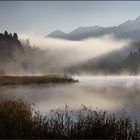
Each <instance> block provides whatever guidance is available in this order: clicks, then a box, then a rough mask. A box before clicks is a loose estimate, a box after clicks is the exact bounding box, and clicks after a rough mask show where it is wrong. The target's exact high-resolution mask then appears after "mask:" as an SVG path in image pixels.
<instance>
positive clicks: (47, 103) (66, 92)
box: [0, 76, 140, 119]
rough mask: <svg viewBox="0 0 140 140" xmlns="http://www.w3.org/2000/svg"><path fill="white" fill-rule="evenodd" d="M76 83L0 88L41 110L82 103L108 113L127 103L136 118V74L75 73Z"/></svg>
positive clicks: (139, 90)
mask: <svg viewBox="0 0 140 140" xmlns="http://www.w3.org/2000/svg"><path fill="white" fill-rule="evenodd" d="M75 78H78V79H79V80H80V81H79V83H71V84H55V85H54V84H52V85H51V84H50V85H40V86H39V85H32V86H18V87H16V86H8V87H1V88H0V91H1V92H0V93H1V94H0V96H1V97H3V98H21V97H22V98H23V99H25V100H27V101H29V102H30V103H34V104H36V106H37V108H38V109H39V110H40V111H41V112H42V113H45V112H47V111H49V110H51V109H57V108H63V107H64V106H65V104H67V105H68V106H70V107H71V108H79V107H80V106H81V105H82V104H83V105H86V106H89V107H92V108H98V109H105V110H109V111H112V112H116V113H118V112H120V111H122V110H123V108H124V107H125V106H127V111H128V114H129V115H130V116H131V117H132V118H133V119H139V117H140V108H139V106H140V102H139V101H140V88H139V86H140V77H135V76H81V77H79V76H75Z"/></svg>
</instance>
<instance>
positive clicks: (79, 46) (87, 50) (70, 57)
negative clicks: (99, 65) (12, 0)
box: [19, 34, 131, 68]
mask: <svg viewBox="0 0 140 140" xmlns="http://www.w3.org/2000/svg"><path fill="white" fill-rule="evenodd" d="M19 37H20V38H21V39H23V38H24V39H29V41H30V44H31V45H32V46H34V47H39V48H40V49H43V50H46V51H48V53H49V56H50V57H49V60H50V63H52V64H56V65H59V66H58V68H59V67H60V68H65V67H68V66H71V65H75V64H78V63H81V62H84V61H87V60H89V59H91V58H96V57H100V56H102V55H105V54H108V53H110V52H112V51H115V50H121V49H122V48H124V47H128V46H129V43H130V42H131V41H130V40H117V39H116V38H115V37H114V36H113V35H106V36H102V37H96V38H89V39H85V40H81V41H70V40H64V39H54V38H45V37H42V36H38V35H34V34H28V35H26V34H19ZM46 61H48V60H47V58H46Z"/></svg>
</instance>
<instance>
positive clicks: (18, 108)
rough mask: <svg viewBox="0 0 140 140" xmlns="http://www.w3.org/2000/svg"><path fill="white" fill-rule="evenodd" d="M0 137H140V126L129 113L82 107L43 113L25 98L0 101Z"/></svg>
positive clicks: (128, 139) (126, 139) (129, 139)
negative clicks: (120, 113) (44, 114)
mask: <svg viewBox="0 0 140 140" xmlns="http://www.w3.org/2000/svg"><path fill="white" fill-rule="evenodd" d="M0 138H48V139H58V138H59V139H125V140H131V139H139V138H140V125H139V124H138V123H137V122H136V121H132V120H131V119H130V118H129V117H128V116H127V115H122V116H120V117H118V116H116V115H114V114H113V113H109V112H107V111H98V110H92V109H90V108H88V107H85V106H81V108H79V109H75V110H71V109H70V108H69V107H68V106H65V109H57V110H52V111H50V112H49V113H48V114H47V115H46V116H42V115H41V114H40V112H39V111H37V109H36V108H35V107H34V105H32V104H29V103H27V102H25V101H23V100H1V101H0Z"/></svg>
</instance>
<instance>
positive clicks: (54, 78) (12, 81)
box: [0, 75, 78, 86]
mask: <svg viewBox="0 0 140 140" xmlns="http://www.w3.org/2000/svg"><path fill="white" fill-rule="evenodd" d="M74 82H78V80H76V79H74V78H72V77H68V76H59V75H43V76H0V85H2V86H4V85H28V84H47V83H74Z"/></svg>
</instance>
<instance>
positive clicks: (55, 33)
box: [47, 30, 66, 38]
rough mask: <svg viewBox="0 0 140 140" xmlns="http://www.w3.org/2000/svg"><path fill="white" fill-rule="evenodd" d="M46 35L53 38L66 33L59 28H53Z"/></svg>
mask: <svg viewBox="0 0 140 140" xmlns="http://www.w3.org/2000/svg"><path fill="white" fill-rule="evenodd" d="M47 36H48V37H54V38H64V37H65V36H66V33H64V32H62V31H61V30H55V31H53V32H52V33H50V34H48V35H47Z"/></svg>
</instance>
